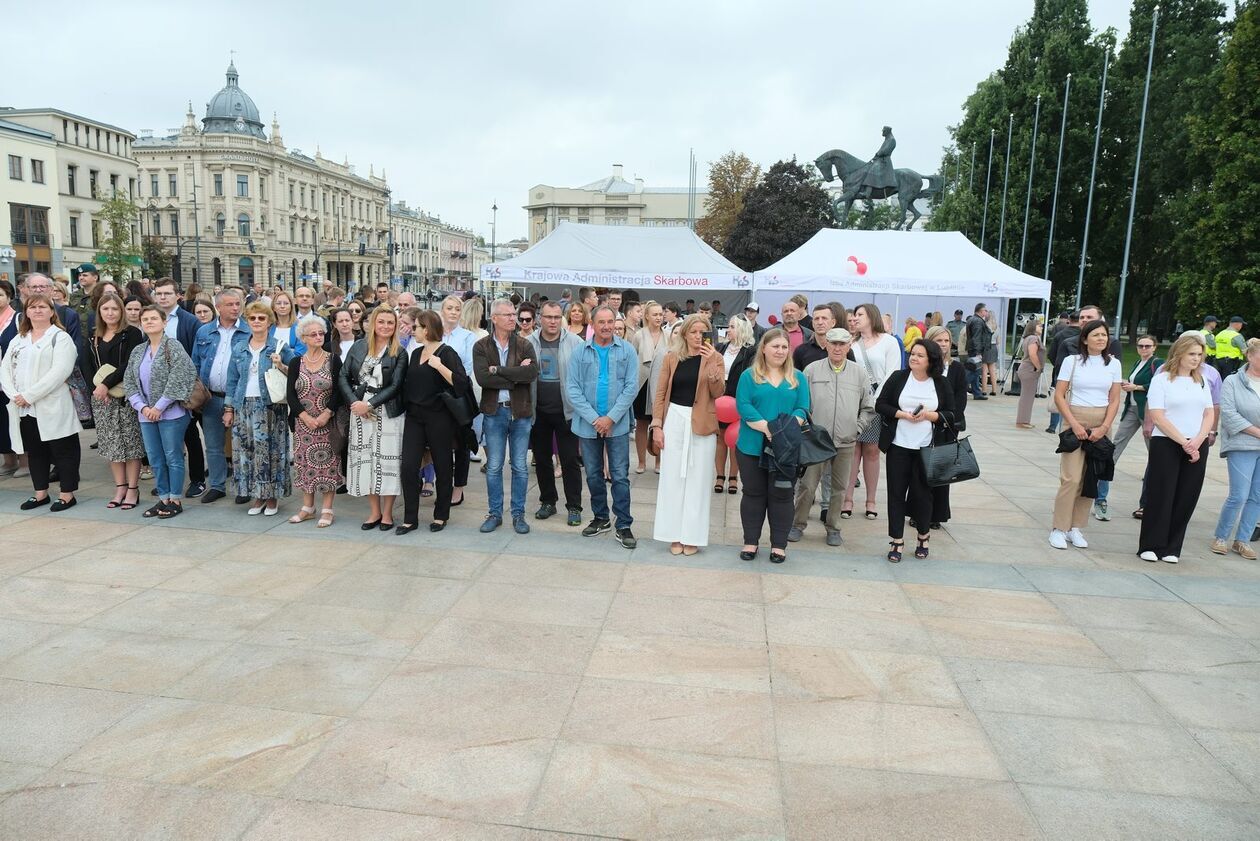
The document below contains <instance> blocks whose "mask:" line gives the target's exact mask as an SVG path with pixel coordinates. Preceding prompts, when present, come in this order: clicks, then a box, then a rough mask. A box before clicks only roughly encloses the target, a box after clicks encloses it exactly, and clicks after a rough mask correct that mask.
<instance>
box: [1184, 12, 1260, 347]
mask: <svg viewBox="0 0 1260 841" xmlns="http://www.w3.org/2000/svg"><path fill="white" fill-rule="evenodd" d="M1213 81H1214V82H1215V87H1214V88H1213V89H1212V90H1211V91H1210V95H1211V97H1212V103H1213V108H1212V111H1211V113H1210V114H1209V116H1208V117H1207V118H1205V119H1192V120H1191V121H1190V136H1191V139H1192V145H1193V152H1194V154H1195V155H1196V156H1198V157H1201V158H1202V159H1203V161H1204V162H1205V164H1206V166H1207V167H1208V170H1209V172H1210V176H1209V180H1208V183H1207V185H1206V186H1205V187H1204V188H1203V189H1202V190H1196V191H1194V192H1193V193H1192V194H1191V195H1190V198H1189V200H1188V201H1187V202H1185V204H1184V205H1183V210H1184V211H1185V212H1184V213H1183V216H1182V218H1183V219H1184V220H1185V223H1184V224H1183V227H1182V228H1181V231H1180V236H1179V238H1178V246H1179V254H1180V255H1181V256H1182V262H1181V265H1180V267H1179V268H1178V269H1177V270H1176V271H1175V272H1173V274H1172V277H1171V283H1172V286H1173V288H1174V290H1175V291H1176V292H1177V295H1178V313H1179V314H1180V315H1181V316H1182V317H1183V318H1184V319H1185V320H1186V321H1187V323H1197V322H1198V319H1199V318H1201V317H1202V316H1203V314H1204V313H1205V312H1207V311H1208V310H1212V311H1216V310H1221V312H1220V313H1219V315H1220V316H1221V317H1222V318H1228V317H1229V316H1231V315H1234V314H1242V315H1244V316H1245V317H1246V318H1247V321H1248V323H1249V324H1251V325H1253V326H1254V325H1255V324H1260V214H1257V212H1256V208H1258V207H1260V143H1258V142H1257V138H1260V97H1258V96H1257V93H1256V92H1257V91H1260V3H1257V2H1256V0H1250V2H1247V3H1246V4H1245V5H1242V6H1240V7H1239V8H1238V13H1237V16H1236V18H1235V20H1234V25H1233V34H1232V37H1231V38H1230V40H1229V43H1228V44H1227V45H1226V47H1225V49H1224V54H1223V56H1222V60H1221V64H1220V69H1219V72H1218V73H1217V74H1216V75H1215V77H1214V79H1213ZM1185 205H1189V206H1185Z"/></svg>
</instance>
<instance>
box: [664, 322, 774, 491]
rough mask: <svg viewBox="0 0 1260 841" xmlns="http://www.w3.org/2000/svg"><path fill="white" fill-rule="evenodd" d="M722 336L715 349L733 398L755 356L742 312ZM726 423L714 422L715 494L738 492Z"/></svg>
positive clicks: (728, 393) (736, 466)
mask: <svg viewBox="0 0 1260 841" xmlns="http://www.w3.org/2000/svg"><path fill="white" fill-rule="evenodd" d="M726 338H727V341H725V342H723V343H722V344H720V345H718V347H717V352H718V353H720V354H721V355H722V364H723V365H724V366H725V368H726V396H727V397H734V396H735V389H736V388H737V387H738V386H739V377H740V375H741V374H743V373H744V371H746V370H748V366H749V365H752V363H753V359H754V358H756V356H757V340H756V339H755V338H754V336H753V328H752V325H751V324H749V323H748V319H746V318H744V317H743V316H742V315H736V316H734V317H732V318H731V320H730V324H729V326H728V327H727V328H726ZM649 408H650V407H649ZM728 426H730V424H726V423H720V424H718V427H719V429H718V439H717V451H716V452H715V453H714V456H713V463H714V477H713V492H714V493H715V494H720V493H722V491H723V490H725V491H726V492H727V493H729V494H734V493H738V492H739V462H738V461H736V459H735V448H734V447H730V448H728V447H727V446H726V437H725V436H726V427H728ZM723 483H725V485H723Z"/></svg>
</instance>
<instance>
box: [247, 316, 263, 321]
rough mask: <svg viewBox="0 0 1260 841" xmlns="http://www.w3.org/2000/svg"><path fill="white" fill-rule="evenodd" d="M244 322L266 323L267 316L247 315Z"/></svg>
mask: <svg viewBox="0 0 1260 841" xmlns="http://www.w3.org/2000/svg"><path fill="white" fill-rule="evenodd" d="M245 320H246V321H267V320H268V319H267V316H265V315H249V316H246V317H245Z"/></svg>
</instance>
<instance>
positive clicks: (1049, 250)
mask: <svg viewBox="0 0 1260 841" xmlns="http://www.w3.org/2000/svg"><path fill="white" fill-rule="evenodd" d="M1071 96H1072V74H1071V73H1069V74H1067V81H1066V82H1064V83H1063V122H1062V123H1061V124H1060V126H1059V159H1058V163H1056V164H1055V165H1054V199H1053V200H1052V201H1051V202H1050V235H1049V238H1048V239H1047V240H1046V271H1045V274H1043V275H1042V278H1043V279H1044V280H1049V279H1050V259H1051V258H1052V257H1053V256H1054V217H1055V215H1056V214H1057V213H1058V210H1059V175H1060V173H1062V171H1063V141H1064V140H1065V139H1066V138H1067V118H1068V104H1069V102H1070V98H1071Z"/></svg>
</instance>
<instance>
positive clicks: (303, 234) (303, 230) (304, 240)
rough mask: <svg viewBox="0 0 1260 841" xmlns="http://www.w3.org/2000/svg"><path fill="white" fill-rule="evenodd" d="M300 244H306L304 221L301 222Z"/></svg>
mask: <svg viewBox="0 0 1260 841" xmlns="http://www.w3.org/2000/svg"><path fill="white" fill-rule="evenodd" d="M302 244H303V245H306V223H305V222H303V223H302Z"/></svg>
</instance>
